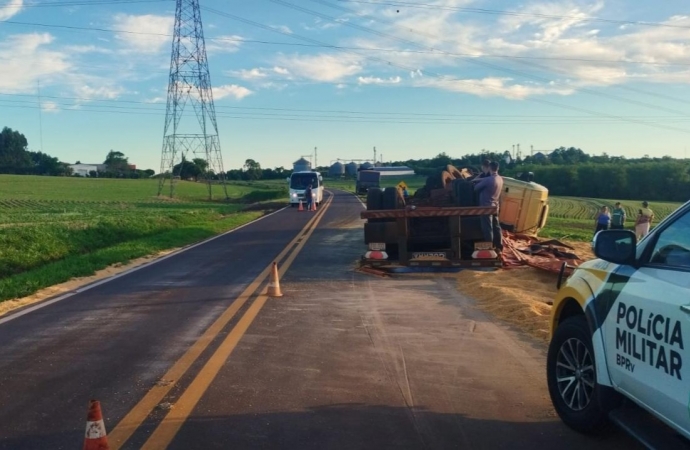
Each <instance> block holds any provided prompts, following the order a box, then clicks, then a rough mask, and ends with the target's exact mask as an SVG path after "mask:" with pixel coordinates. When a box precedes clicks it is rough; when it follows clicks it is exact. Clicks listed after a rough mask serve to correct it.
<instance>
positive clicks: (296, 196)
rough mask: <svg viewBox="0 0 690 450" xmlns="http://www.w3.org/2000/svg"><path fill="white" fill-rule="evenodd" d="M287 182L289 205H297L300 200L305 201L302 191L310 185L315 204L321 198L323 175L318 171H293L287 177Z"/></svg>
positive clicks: (319, 202)
mask: <svg viewBox="0 0 690 450" xmlns="http://www.w3.org/2000/svg"><path fill="white" fill-rule="evenodd" d="M287 182H288V184H289V194H288V195H289V196H290V197H289V200H290V206H297V205H298V204H299V202H300V200H301V201H302V202H303V203H304V202H306V200H305V198H304V191H306V189H307V187H308V186H309V185H311V189H312V195H313V199H314V202H315V203H316V204H317V205H320V204H321V201H322V200H323V177H322V176H321V174H320V173H318V172H313V171H308V172H294V173H293V174H292V175H291V176H289V177H288V178H287Z"/></svg>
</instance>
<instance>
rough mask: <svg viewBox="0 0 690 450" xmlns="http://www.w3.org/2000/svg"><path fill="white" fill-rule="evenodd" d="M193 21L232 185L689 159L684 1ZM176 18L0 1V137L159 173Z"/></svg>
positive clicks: (364, 0)
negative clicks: (424, 167)
mask: <svg viewBox="0 0 690 450" xmlns="http://www.w3.org/2000/svg"><path fill="white" fill-rule="evenodd" d="M183 1H185V2H191V1H192V0H183ZM199 2H200V4H201V17H202V21H203V31H204V35H205V44H206V51H207V55H208V64H209V68H210V78H211V83H212V86H213V97H214V102H215V106H216V113H217V116H218V134H219V138H220V144H221V149H222V155H223V161H224V167H225V169H226V170H229V169H233V168H239V167H241V166H242V164H243V163H244V161H245V160H246V159H248V158H252V159H255V160H256V161H258V162H259V163H260V164H261V165H262V166H263V167H278V166H284V167H286V168H290V167H291V164H292V162H294V161H295V160H297V159H298V158H300V157H301V156H306V155H311V154H312V153H313V151H314V148H318V164H319V165H328V164H331V163H333V162H334V161H336V160H338V159H340V160H344V161H350V160H371V159H372V158H373V148H374V147H376V149H377V152H378V155H379V157H380V158H382V159H383V161H395V160H406V159H410V158H426V157H433V156H435V155H436V154H438V153H440V152H446V153H447V154H449V155H451V156H454V157H459V156H462V155H464V154H468V153H478V152H481V151H482V150H487V151H504V150H511V151H512V150H513V146H514V145H516V144H520V148H521V150H522V153H523V156H524V155H527V154H529V153H530V148H533V149H534V150H535V151H548V150H552V149H554V148H557V147H561V146H565V147H569V146H574V147H579V148H582V149H583V150H584V151H586V152H588V153H591V154H601V153H608V154H610V155H624V156H626V157H641V156H643V155H650V156H666V155H669V156H673V157H679V158H683V157H686V156H687V150H686V148H687V146H688V145H689V144H690V116H689V114H690V107H689V104H688V102H689V101H690V4H688V3H687V1H680V0H665V1H663V2H642V1H634V2H633V1H631V0H594V1H592V0H571V1H543V0H534V1H531V0H528V1H524V2H515V1H508V0H421V1H414V0H400V1H393V0H356V1H355V0H252V1H246V0H199ZM174 17H175V1H172V0H0V127H2V126H8V127H10V128H12V129H16V130H18V131H20V132H22V133H23V134H24V135H25V136H26V137H27V139H28V141H29V149H30V150H34V151H38V150H43V151H44V152H46V153H48V154H51V155H53V156H57V157H58V158H60V160H62V161H65V162H71V163H73V162H76V161H81V162H82V163H101V162H102V161H103V160H104V159H105V155H106V154H107V152H108V151H109V150H111V149H113V150H117V151H121V152H123V153H125V155H126V156H128V157H129V160H130V162H132V163H134V164H136V165H137V167H138V168H141V169H146V168H151V169H154V170H156V171H158V170H159V169H160V159H161V146H162V141H163V126H164V118H165V111H166V92H167V88H168V78H169V68H170V52H171V43H172V33H173V28H174V20H175V19H174ZM195 120H196V119H195V117H194V116H193V114H192V112H191V110H187V111H186V112H185V114H184V116H183V118H182V121H185V123H186V124H187V125H189V126H195V124H196V122H195ZM187 121H191V122H187Z"/></svg>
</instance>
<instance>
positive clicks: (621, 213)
mask: <svg viewBox="0 0 690 450" xmlns="http://www.w3.org/2000/svg"><path fill="white" fill-rule="evenodd" d="M625 218H626V215H625V209H624V208H623V207H622V206H621V202H616V204H615V206H614V207H613V211H612V213H611V229H612V230H624V229H625Z"/></svg>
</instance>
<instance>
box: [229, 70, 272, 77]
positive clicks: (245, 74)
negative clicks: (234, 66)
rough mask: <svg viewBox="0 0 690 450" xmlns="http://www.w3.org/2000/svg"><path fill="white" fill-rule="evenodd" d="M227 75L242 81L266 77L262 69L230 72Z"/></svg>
mask: <svg viewBox="0 0 690 450" xmlns="http://www.w3.org/2000/svg"><path fill="white" fill-rule="evenodd" d="M228 75H230V76H233V77H238V78H241V79H243V80H259V79H262V78H266V77H267V76H268V74H267V73H266V71H265V70H264V69H259V68H254V69H241V70H231V71H229V72H228Z"/></svg>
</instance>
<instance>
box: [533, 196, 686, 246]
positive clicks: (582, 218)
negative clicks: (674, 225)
mask: <svg viewBox="0 0 690 450" xmlns="http://www.w3.org/2000/svg"><path fill="white" fill-rule="evenodd" d="M619 201H620V202H621V205H622V206H623V208H625V211H626V214H627V220H626V225H627V227H626V228H629V229H633V227H634V223H635V217H637V210H638V209H640V208H641V207H642V205H641V203H642V201H635V200H619ZM615 203H616V200H606V199H597V198H576V197H549V220H548V222H547V225H546V228H545V229H544V230H542V232H541V235H542V236H545V237H553V238H568V239H573V240H579V241H589V240H591V239H592V237H593V236H594V228H595V226H594V217H596V214H597V212H598V211H599V209H600V208H601V207H602V206H608V207H609V209H613V205H614V204H615ZM680 205H681V203H673V202H650V203H649V207H650V208H651V209H652V211H654V216H655V219H654V223H659V221H660V220H662V219H663V218H665V217H666V216H668V215H669V214H671V213H672V212H673V211H675V210H676V209H677V208H678V207H679V206H680Z"/></svg>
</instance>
